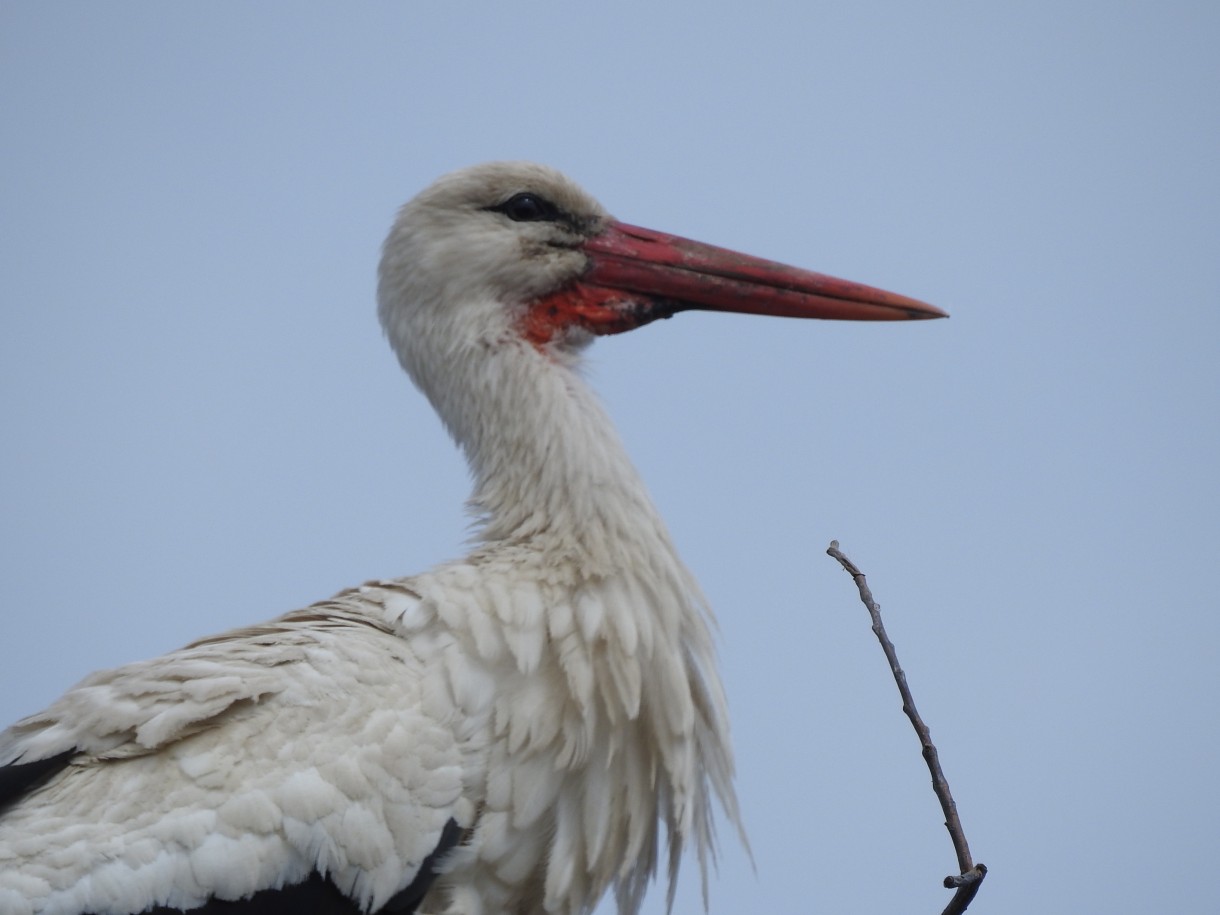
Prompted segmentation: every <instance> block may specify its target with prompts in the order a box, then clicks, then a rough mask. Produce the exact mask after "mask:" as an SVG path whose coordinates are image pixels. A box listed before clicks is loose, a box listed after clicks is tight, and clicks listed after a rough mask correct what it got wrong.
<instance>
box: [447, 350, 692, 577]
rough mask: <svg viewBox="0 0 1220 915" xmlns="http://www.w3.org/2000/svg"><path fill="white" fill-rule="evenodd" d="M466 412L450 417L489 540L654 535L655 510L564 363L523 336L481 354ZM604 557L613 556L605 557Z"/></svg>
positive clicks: (563, 544)
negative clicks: (455, 421) (471, 406)
mask: <svg viewBox="0 0 1220 915" xmlns="http://www.w3.org/2000/svg"><path fill="white" fill-rule="evenodd" d="M480 368H481V371H479V372H478V373H477V375H476V377H475V378H474V379H473V381H474V384H475V385H476V386H477V390H476V391H472V392H470V393H471V394H472V395H474V396H473V397H472V398H471V402H472V403H475V404H477V405H478V406H477V409H476V410H475V411H474V416H473V417H472V419H473V421H467V422H465V423H464V424H463V426H462V427H461V428H459V427H457V426H454V427H453V431H454V434H455V436H457V438H458V440H459V441H460V442H461V444H462V446H463V448H464V450H465V452H466V456H467V459H468V461H469V463H470V467H471V471H472V474H473V476H474V481H475V488H474V493H473V496H472V498H471V504H472V507H473V508H474V510H475V511H476V512H477V514H478V516H479V518H480V521H481V524H482V527H481V530H480V539H482V540H483V541H484V542H485V543H487V544H488V545H492V544H496V543H505V542H510V543H514V544H519V543H521V542H523V541H529V542H530V543H532V544H533V545H535V546H538V547H541V548H543V549H559V550H563V551H564V552H569V551H576V552H579V553H583V554H586V556H585V557H584V558H586V559H588V558H590V557H588V555H587V554H588V553H589V552H590V551H591V550H594V549H596V550H597V551H599V552H602V553H604V552H606V550H607V548H612V547H613V545H615V544H622V543H624V541H628V540H638V539H639V538H640V537H641V536H643V537H646V538H648V539H652V538H654V537H656V536H658V535H659V536H660V537H661V539H663V540H665V541H666V543H665V546H666V547H667V548H669V549H672V548H670V547H669V544H668V537H667V536H666V535H665V534H664V531H663V528H662V525H661V522H660V519H659V516H658V515H657V513H656V511H655V509H654V508H653V506H652V502H651V500H650V499H649V497H648V494H647V492H646V490H645V488H644V486H643V483H642V482H641V480H640V478H639V475H638V474H637V473H636V471H635V468H634V467H633V466H632V464H631V461H630V460H629V459H628V457H627V455H626V452H625V450H624V449H623V446H622V444H621V443H620V441H619V438H618V435H617V433H616V431H615V429H614V426H613V424H612V423H611V422H610V420H609V418H608V417H607V415H606V413H605V411H604V410H603V409H602V407H601V405H600V403H598V401H597V398H596V396H595V395H594V394H593V392H592V391H591V390H590V389H589V387H588V385H586V384H585V382H584V380H583V379H582V378H581V377H580V375H579V373H578V369H577V364H576V361H575V359H573V364H570V365H569V364H564V363H562V362H559V361H556V360H555V359H554V358H551V356H550V355H549V354H547V353H543V352H540V351H539V350H537V349H535V348H534V347H533V346H531V345H529V344H527V343H524V342H522V343H521V344H520V345H519V346H518V345H509V346H505V347H502V348H499V349H497V350H496V351H495V352H494V353H492V354H490V355H488V354H483V360H482V361H481V366H480ZM604 558H605V559H606V560H607V561H610V562H613V557H610V556H606V557H604Z"/></svg>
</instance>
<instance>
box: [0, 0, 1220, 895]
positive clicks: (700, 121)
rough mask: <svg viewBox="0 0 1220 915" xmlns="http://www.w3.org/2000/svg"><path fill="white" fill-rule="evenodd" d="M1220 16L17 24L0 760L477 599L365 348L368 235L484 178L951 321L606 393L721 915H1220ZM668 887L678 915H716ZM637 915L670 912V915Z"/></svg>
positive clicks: (633, 358)
mask: <svg viewBox="0 0 1220 915" xmlns="http://www.w3.org/2000/svg"><path fill="white" fill-rule="evenodd" d="M1218 47H1220V6H1217V5H1216V4H1215V3H1209V2H1195V3H1186V2H1176V3H1175V2H1167V3H1138V2H1137V3H1115V4H1101V3H1096V2H1093V3H1081V2H1071V0H1068V2H1064V0H1056V2H1054V3H1049V2H1034V3H1025V4H1004V5H1001V4H981V3H973V4H972V3H964V2H959V3H943V2H942V3H926V4H911V3H899V2H889V3H877V2H853V3H808V2H803V3H797V2H793V3H782V4H776V3H765V2H764V3H750V4H744V5H739V6H737V7H735V8H733V9H731V10H730V9H729V8H727V7H726V6H724V5H721V6H715V5H712V4H704V3H698V4H697V3H689V2H687V3H675V4H660V3H618V4H598V5H596V6H593V5H589V6H579V5H576V4H546V3H528V4H527V3H522V4H490V3H488V4H476V3H439V2H438V3H409V4H405V3H404V4H399V3H386V2H382V3H364V4H338V3H332V4H319V3H298V2H294V3H286V2H281V3H259V4H237V3H219V4H159V3H153V2H144V3H130V2H128V3H108V4H96V3H88V2H79V3H63V2H40V3H35V2H24V3H14V2H8V3H4V4H3V5H2V6H0V148H2V149H3V164H4V167H3V169H0V309H2V310H0V321H2V324H0V385H2V391H3V396H2V398H0V429H3V433H2V436H3V437H2V439H0V441H2V442H3V448H2V449H0V556H2V557H3V558H2V560H0V562H2V566H0V569H2V574H0V607H3V611H2V612H3V620H4V637H3V643H2V644H3V651H2V661H0V663H2V668H0V719H2V720H3V722H9V721H12V720H14V719H16V718H17V717H19V716H21V715H23V714H26V713H29V712H32V711H35V710H37V709H38V708H40V707H42V706H43V705H45V704H46V703H47V702H49V701H51V700H52V699H54V698H55V697H56V696H57V695H58V694H59V693H60V692H62V690H63V689H65V688H66V687H67V686H69V685H70V684H72V683H73V682H75V681H76V680H78V679H79V678H80V677H82V676H84V675H85V674H86V673H88V672H89V671H90V670H93V669H96V668H99V667H105V666H112V665H116V664H119V663H122V662H125V661H129V660H135V659H138V658H142V657H147V656H149V655H153V654H157V653H160V652H162V651H165V650H168V649H171V648H173V647H176V646H177V645H180V644H182V643H184V642H186V641H188V640H190V639H192V638H194V637H197V636H200V635H203V634H206V633H209V632H214V631H218V630H222V629H225V628H228V627H231V626H235V625H238V624H242V623H250V622H254V621H257V620H260V619H264V618H267V617H270V616H273V615H276V614H278V613H280V612H283V611H287V610H290V609H293V608H296V607H298V606H301V605H303V604H306V603H309V602H312V601H314V600H317V599H320V598H324V597H326V596H328V595H329V594H331V593H333V592H334V591H337V590H339V589H340V588H342V587H345V586H348V585H351V584H354V583H358V582H360V581H362V580H365V579H368V578H373V577H377V576H392V575H399V574H408V573H411V572H415V571H419V570H421V569H424V568H426V567H428V566H429V565H431V564H432V563H435V562H437V561H439V560H442V559H444V558H447V557H451V556H453V555H455V554H457V553H458V552H460V550H461V549H462V544H463V541H464V538H465V536H466V524H467V521H466V519H465V517H464V515H463V509H462V503H463V500H464V498H465V496H466V485H467V481H466V476H465V470H464V467H463V465H462V462H461V460H460V458H459V456H458V454H457V453H456V452H455V450H454V449H453V447H452V446H451V444H450V443H449V442H448V440H447V439H446V437H445V435H444V433H443V430H442V429H441V428H440V425H439V423H438V422H437V421H436V420H435V418H434V417H433V415H432V413H431V411H430V409H429V408H428V406H427V404H426V403H425V402H424V400H423V398H422V397H421V396H419V395H418V394H417V393H416V392H415V391H414V390H413V389H412V388H411V386H410V384H409V382H408V381H407V380H406V379H405V377H404V376H402V374H401V373H400V371H399V370H398V368H397V366H396V364H395V361H394V359H393V357H392V355H391V353H390V352H389V350H388V348H387V347H386V345H385V343H384V341H383V340H382V339H381V335H380V331H379V330H378V327H377V324H376V319H375V316H374V304H373V287H374V270H375V265H376V260H377V255H378V246H379V245H380V243H381V239H382V237H383V235H384V233H385V230H386V229H387V227H388V225H389V222H390V220H391V218H392V215H393V212H394V210H395V208H396V207H397V206H398V205H399V204H400V203H401V202H403V201H404V200H406V199H407V198H409V197H410V196H411V195H413V194H414V193H415V192H416V191H417V190H419V189H420V188H422V187H423V186H424V185H426V184H427V183H428V182H429V181H431V180H432V179H433V178H434V177H435V176H436V175H438V174H440V173H441V172H444V171H448V170H451V169H453V168H456V167H459V166H462V165H467V164H471V163H474V162H479V161H483V160H486V159H499V158H526V159H536V160H540V161H544V162H548V163H550V164H552V165H555V166H558V167H559V168H561V169H563V170H565V171H567V172H568V173H569V174H571V175H572V176H573V177H574V178H576V179H577V180H578V181H580V182H581V183H582V184H584V186H585V187H587V188H588V189H589V190H590V191H591V192H593V193H594V194H595V195H597V196H598V197H599V198H600V199H601V200H602V201H603V202H604V203H605V204H606V206H607V207H609V208H610V210H611V211H612V212H614V213H615V214H616V215H618V216H620V217H621V218H624V219H627V220H629V221H631V222H636V223H639V224H643V225H648V226H653V227H655V228H659V229H664V230H668V231H672V232H678V233H681V234H685V235H690V236H694V237H697V238H700V239H703V240H706V241H710V242H714V243H717V244H721V245H727V246H731V247H737V248H741V249H744V250H746V251H749V252H751V253H755V254H760V255H765V256H768V257H771V258H775V259H780V260H785V261H789V262H792V263H797V264H800V265H802V266H807V267H811V268H813V269H817V270H821V271H824V272H828V273H834V274H837V275H841V276H845V277H848V278H851V279H856V280H860V281H863V282H868V283H872V284H874V285H879V286H882V287H884V288H890V289H893V290H895V291H897V292H902V293H906V294H908V295H912V296H915V297H917V298H922V299H925V300H927V301H931V302H934V303H936V304H938V305H940V306H942V307H944V308H946V309H947V310H949V311H950V312H952V315H953V317H952V319H951V320H949V321H940V322H929V323H923V324H916V325H867V324H830V323H819V322H806V323H798V322H785V321H781V320H777V319H751V318H746V317H741V316H727V315H683V316H679V317H678V318H676V319H675V320H673V321H668V322H663V323H662V324H660V325H655V326H651V327H649V328H647V329H645V330H642V331H640V332H639V333H635V334H630V335H626V336H623V337H618V338H612V339H607V340H603V341H601V342H599V344H598V345H597V347H596V348H595V350H594V352H593V360H594V368H593V371H592V372H591V376H592V378H593V380H594V382H595V384H596V386H597V388H598V389H599V391H600V392H601V394H602V395H603V397H604V399H605V400H606V402H607V404H608V407H609V409H610V412H611V414H612V415H613V416H614V417H615V419H616V422H617V423H618V425H619V428H620V431H621V433H622V435H623V437H624V439H625V440H626V442H627V445H628V448H629V450H630V452H631V453H632V455H633V456H634V458H635V459H636V461H637V463H638V465H639V467H640V469H641V471H642V473H643V475H644V477H645V479H646V480H647V481H648V483H649V485H650V487H651V489H652V492H653V494H654V496H655V498H656V500H657V502H658V504H659V505H660V507H661V510H662V512H663V514H664V515H665V517H666V518H667V520H668V521H669V523H670V525H671V528H672V531H673V533H674V536H675V538H676V540H677V542H678V544H679V546H680V548H681V550H682V552H683V555H684V556H685V558H686V560H687V562H688V563H689V565H690V566H691V567H692V568H693V569H694V571H695V573H696V575H697V576H698V577H699V578H700V580H701V581H702V583H703V584H704V586H705V589H706V591H707V593H708V595H709V597H710V599H711V601H712V603H713V606H714V607H715V608H716V610H717V613H718V615H719V619H720V622H721V649H720V651H721V658H722V669H723V674H724V678H725V681H726V685H727V688H728V691H729V696H730V702H731V708H732V711H733V716H734V729H735V743H736V746H737V751H738V763H739V770H740V771H739V782H738V784H739V791H740V794H741V800H742V803H743V805H744V809H745V817H746V822H747V826H748V828H749V831H750V835H751V840H752V843H753V850H754V855H755V859H756V862H757V870H756V872H755V871H754V870H752V868H751V865H750V862H749V859H748V857H747V855H746V853H745V852H744V851H743V850H742V849H741V848H740V847H739V846H738V845H737V844H736V842H735V841H734V839H733V838H732V836H731V834H730V833H728V832H727V831H726V832H725V834H724V846H723V855H722V861H721V867H720V874H719V877H718V878H717V879H715V880H714V881H713V883H712V886H711V911H712V912H713V913H739V912H775V913H812V912H848V913H852V912H859V913H878V912H936V911H939V910H940V907H941V906H942V905H943V904H944V902H945V901H946V900H947V897H948V894H947V892H946V891H945V890H943V889H942V888H941V887H940V886H939V882H940V879H941V878H942V877H943V876H944V875H945V874H948V873H950V872H952V871H954V870H955V862H954V858H953V854H952V849H951V846H950V844H949V840H948V837H947V835H946V833H945V830H944V828H943V826H942V825H941V816H940V812H939V810H938V808H937V806H936V803H935V800H934V798H933V795H932V792H931V790H930V788H929V786H928V777H927V774H926V771H925V769H924V767H923V762H922V761H921V759H920V757H919V748H918V744H917V741H916V739H915V736H914V734H913V732H912V731H911V730H910V727H909V725H908V724H907V722H906V720H905V719H904V718H903V717H902V715H901V712H900V710H899V704H898V700H897V695H896V691H895V689H894V685H893V683H892V681H891V679H890V676H889V673H888V671H887V669H886V667H885V663H884V659H883V657H882V655H881V652H880V650H879V649H878V647H877V645H876V643H875V641H874V639H873V636H872V634H871V632H870V631H869V627H868V619H867V616H866V614H865V612H864V610H863V608H862V607H861V606H860V605H859V603H858V601H857V598H856V594H855V590H854V588H853V587H852V584H851V581H850V579H849V578H848V577H847V576H846V575H845V574H844V573H843V572H842V571H841V570H840V569H839V568H838V567H837V565H836V564H835V563H833V562H832V561H831V560H830V559H829V558H827V557H826V556H825V555H824V553H823V550H824V549H825V547H826V545H827V543H828V542H829V541H830V540H831V539H832V538H838V539H839V540H841V541H842V544H843V547H844V549H845V550H846V551H847V553H848V555H850V556H851V557H852V558H854V559H855V560H856V561H857V562H858V563H859V564H860V565H861V566H862V567H863V568H864V569H865V571H866V572H868V573H869V576H870V581H871V583H872V585H873V588H874V591H875V593H876V594H877V597H878V599H879V600H880V601H881V603H882V606H883V608H884V610H885V613H886V616H887V622H888V625H889V628H890V633H891V636H892V637H893V639H894V641H895V642H896V644H897V646H898V649H899V652H900V655H901V658H902V661H903V664H904V666H905V667H906V670H907V673H908V676H909V677H910V680H911V683H912V686H913V688H914V690H915V694H916V698H917V700H918V701H919V704H920V706H921V709H922V711H923V712H924V714H925V715H926V717H927V718H928V720H929V722H930V724H931V727H932V731H933V736H934V737H935V738H936V739H937V741H938V743H939V746H940V751H941V756H942V760H943V762H944V764H945V766H946V768H947V771H948V775H949V778H950V781H951V783H952V785H953V787H954V790H955V793H956V795H957V800H958V805H959V808H960V810H961V813H962V816H963V819H964V821H965V824H966V827H967V832H968V835H969V838H970V841H971V843H972V846H973V850H974V852H975V855H976V857H977V858H978V859H980V860H982V861H984V862H986V863H987V864H988V865H989V866H991V868H992V874H991V876H990V877H989V878H988V880H987V883H986V885H985V886H984V888H983V890H982V893H981V894H980V896H979V899H978V901H977V902H976V903H975V905H974V907H972V911H978V912H979V913H980V915H982V913H1005V915H1007V913H1028V912H1035V911H1062V912H1084V911H1097V912H1151V911H1204V910H1206V909H1209V908H1211V907H1214V905H1215V900H1216V898H1217V897H1220V876H1218V874H1220V870H1218V869H1217V867H1216V865H1215V857H1216V855H1217V853H1218V852H1220V790H1218V789H1217V786H1216V785H1217V773H1218V772H1220V752H1218V750H1220V713H1218V712H1217V708H1216V698H1217V695H1218V694H1220V601H1218V599H1217V593H1218V591H1220V585H1218V584H1217V582H1216V576H1215V575H1214V573H1213V567H1214V565H1215V562H1216V557H1217V555H1218V554H1220V524H1218V522H1217V508H1218V502H1220V498H1218V496H1220V484H1218V483H1217V478H1218V468H1220V434H1218V432H1220V167H1217V162H1218V161H1220V160H1218V159H1217V155H1218V150H1220V88H1218V87H1220V54H1218V53H1217V50H1216V49H1217V48H1218ZM695 870H696V869H695V867H694V866H693V862H688V867H687V869H686V873H685V878H684V880H683V886H682V889H681V890H680V893H679V896H678V901H677V905H676V907H675V911H676V912H678V913H683V915H684V913H696V912H699V911H700V908H701V904H700V898H699V892H698V885H697V881H696V880H695V879H694V877H695ZM663 911H664V892H663V889H660V888H658V889H654V891H653V892H652V893H651V894H650V897H649V901H648V904H647V912H648V913H649V915H659V913H661V912H663Z"/></svg>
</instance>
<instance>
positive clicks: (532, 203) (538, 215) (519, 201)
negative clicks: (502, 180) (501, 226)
mask: <svg viewBox="0 0 1220 915" xmlns="http://www.w3.org/2000/svg"><path fill="white" fill-rule="evenodd" d="M491 209H492V210H494V211H495V212H497V213H503V214H504V215H505V216H507V217H508V218H509V219H511V220H512V221H513V222H544V221H547V220H557V219H559V207H557V206H555V204H553V203H551V201H549V200H547V199H546V198H545V197H539V196H538V195H537V194H530V193H521V194H513V196H511V197H509V198H508V199H507V200H505V201H504V202H503V203H502V204H500V205H499V206H494V207H491Z"/></svg>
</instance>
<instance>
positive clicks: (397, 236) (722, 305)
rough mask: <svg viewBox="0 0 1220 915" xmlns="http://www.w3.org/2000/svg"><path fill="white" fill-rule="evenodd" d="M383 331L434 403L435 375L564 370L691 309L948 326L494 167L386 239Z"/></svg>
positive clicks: (426, 206) (454, 187) (529, 171)
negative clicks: (446, 369) (530, 367)
mask: <svg viewBox="0 0 1220 915" xmlns="http://www.w3.org/2000/svg"><path fill="white" fill-rule="evenodd" d="M378 298H379V302H380V307H379V313H380V316H381V320H382V324H383V326H384V327H385V330H386V333H387V335H388V336H389V338H390V341H391V343H392V344H393V345H394V347H395V349H396V351H397V352H398V355H399V358H400V359H401V361H402V362H403V365H404V366H405V367H406V368H407V370H408V372H410V373H411V375H412V377H413V378H415V380H416V382H417V383H419V384H420V385H421V387H423V388H424V389H425V391H429V389H430V387H431V385H429V384H428V377H427V376H428V375H429V374H431V373H430V372H429V371H428V369H427V368H426V364H428V363H432V364H444V363H446V362H449V361H450V357H452V356H455V355H456V354H457V353H459V352H461V353H467V354H469V353H470V352H472V351H477V350H482V351H483V352H487V351H488V349H489V348H500V347H505V346H512V347H520V346H522V345H528V346H532V347H533V348H535V349H538V350H541V351H543V352H545V353H547V354H548V355H550V356H551V357H552V358H553V359H557V360H561V361H562V360H563V359H564V358H565V357H570V356H571V355H573V354H575V352H577V351H578V350H579V349H580V348H581V347H582V346H583V345H585V344H586V343H588V342H589V341H590V340H591V339H592V337H593V336H594V335H599V334H611V333H619V332H622V331H626V330H631V329H633V328H636V327H640V326H641V325H643V324H646V323H648V322H649V321H653V320H656V319H657V318H667V317H670V316H671V315H673V314H675V313H677V312H679V311H685V310H691V309H699V310H712V311H735V312H743V313H749V314H763V315H781V316H786V317H805V318H837V319H845V320H883V321H885V320H906V319H913V318H935V317H944V316H945V313H944V312H943V311H941V310H939V309H937V308H934V307H933V306H931V305H926V304H924V303H923V302H919V301H916V300H914V299H909V298H906V297H905V296H900V295H895V294H893V293H889V292H883V291H881V290H878V289H873V288H871V287H868V286H863V285H860V284H858V283H850V282H847V281H845V280H838V279H835V278H833V277H828V276H825V275H822V274H818V273H813V272H810V271H807V270H800V269H797V268H795V267H788V266H785V265H783V264H778V263H775V262H772V261H766V260H762V259H760V258H755V257H751V256H749V255H745V254H738V253H736V252H733V251H728V250H725V249H723V248H716V247H712V246H711V245H705V244H702V243H700V242H695V241H691V240H689V239H684V238H679V237H678V236H674V235H666V234H664V233H661V232H654V231H652V230H649V229H642V228H639V227H638V226H631V225H627V224H625V223H621V222H618V221H616V220H614V219H612V218H611V217H610V216H609V215H608V214H607V213H606V211H605V210H604V209H603V208H602V206H601V205H600V204H599V203H598V202H597V201H596V200H594V199H593V198H592V197H590V196H589V195H588V194H586V193H585V192H584V191H582V190H581V189H580V188H579V187H577V186H576V185H575V184H574V183H572V182H571V181H570V180H568V179H567V178H566V177H564V176H563V175H561V174H560V173H559V172H557V171H555V170H553V169H550V168H547V167H545V166H541V165H534V164H531V163H523V162H495V163H488V164H485V165H477V166H474V167H473V168H467V169H464V170H462V171H457V172H453V173H452V174H449V175H445V176H444V177H442V178H440V179H439V180H437V181H436V182H435V183H434V184H432V185H431V186H430V187H428V188H427V189H426V190H424V191H423V192H422V193H420V194H419V196H417V197H416V198H415V199H414V200H412V201H411V202H409V203H408V204H406V206H404V207H403V208H402V210H401V211H400V212H399V215H398V219H397V220H396V222H395V223H394V227H393V229H392V230H391V232H390V235H389V238H388V239H387V240H386V243H385V249H384V253H383V257H382V261H381V271H380V284H379V289H378Z"/></svg>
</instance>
